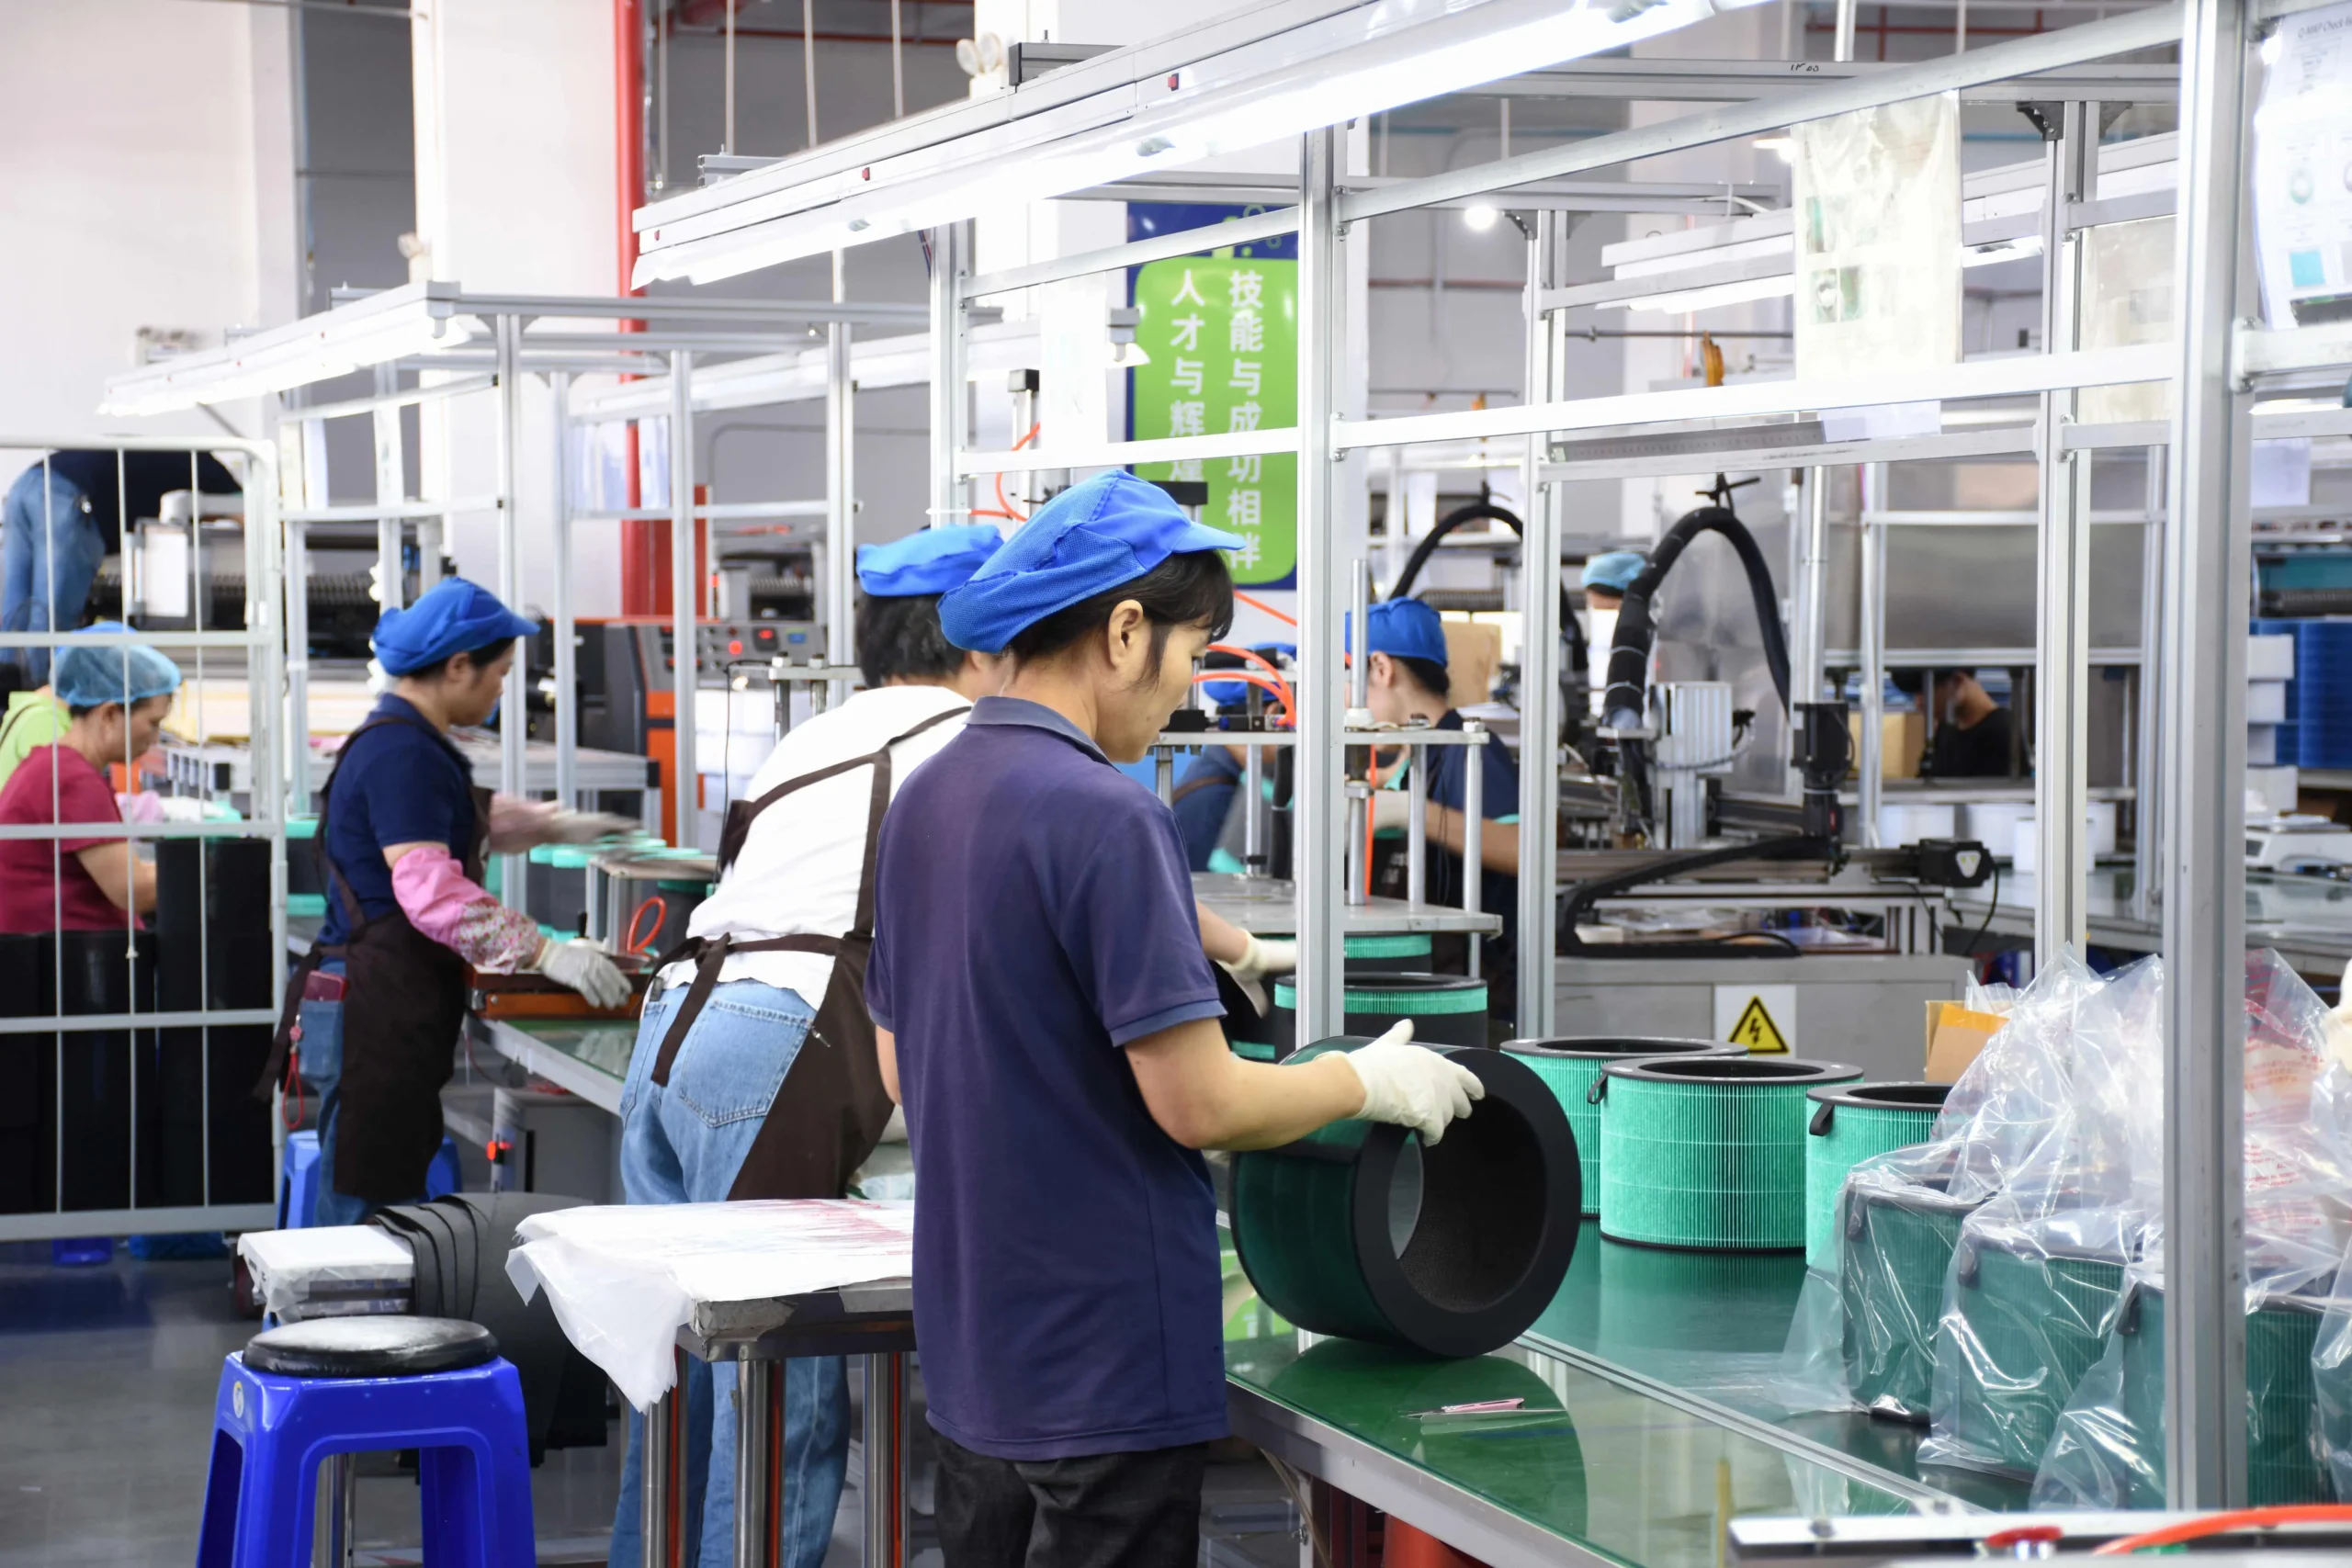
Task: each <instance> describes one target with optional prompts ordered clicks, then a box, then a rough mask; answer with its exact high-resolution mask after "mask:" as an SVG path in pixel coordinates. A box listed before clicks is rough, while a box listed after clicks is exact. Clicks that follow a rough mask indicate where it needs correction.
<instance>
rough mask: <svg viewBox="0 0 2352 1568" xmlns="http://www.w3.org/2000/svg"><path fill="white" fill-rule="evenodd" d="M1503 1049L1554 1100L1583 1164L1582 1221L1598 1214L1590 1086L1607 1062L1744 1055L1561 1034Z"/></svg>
mask: <svg viewBox="0 0 2352 1568" xmlns="http://www.w3.org/2000/svg"><path fill="white" fill-rule="evenodd" d="M1503 1049H1504V1050H1506V1051H1508V1052H1510V1054H1511V1055H1514V1056H1517V1057H1518V1058H1519V1059H1520V1060H1521V1061H1522V1062H1525V1063H1526V1064H1527V1065H1528V1066H1530V1067H1531V1068H1532V1069H1534V1073H1535V1076H1536V1077H1539V1078H1542V1079H1543V1080H1544V1082H1545V1083H1547V1084H1550V1085H1551V1086H1552V1092H1553V1093H1554V1094H1556V1095H1558V1096H1559V1097H1560V1109H1561V1110H1563V1111H1566V1112H1567V1113H1568V1125H1569V1127H1571V1128H1572V1129H1574V1130H1575V1132H1576V1135H1577V1156H1578V1157H1579V1158H1581V1159H1582V1160H1583V1162H1584V1212H1585V1216H1586V1218H1588V1219H1589V1218H1591V1217H1592V1216H1593V1215H1595V1214H1598V1213H1600V1106H1598V1105H1596V1104H1595V1103H1594V1102H1593V1099H1592V1086H1593V1085H1595V1084H1597V1083H1599V1082H1600V1069H1601V1068H1602V1067H1604V1066H1607V1065H1608V1064H1609V1063H1611V1062H1623V1061H1630V1060H1633V1059H1634V1058H1637V1057H1642V1056H1744V1055H1747V1047H1746V1046H1744V1045H1734V1044H1730V1043H1727V1042H1724V1041H1721V1040H1642V1039H1635V1038H1632V1037H1629V1036H1615V1035H1592V1036H1576V1035H1562V1036H1558V1037H1555V1038H1554V1039H1550V1040H1506V1041H1504V1042H1503Z"/></svg>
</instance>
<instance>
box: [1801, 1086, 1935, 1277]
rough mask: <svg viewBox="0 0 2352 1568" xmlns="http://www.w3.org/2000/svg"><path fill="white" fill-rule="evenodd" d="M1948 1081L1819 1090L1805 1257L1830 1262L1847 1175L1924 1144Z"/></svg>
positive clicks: (1807, 1185)
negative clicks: (1868, 1161) (1879, 1158)
mask: <svg viewBox="0 0 2352 1568" xmlns="http://www.w3.org/2000/svg"><path fill="white" fill-rule="evenodd" d="M1949 1093H1951V1085H1950V1084H1939V1083H1873V1084H1853V1085H1845V1086H1839V1087H1836V1088H1826V1089H1814V1090H1813V1091H1812V1092H1811V1093H1810V1094H1808V1095H1807V1096H1806V1098H1807V1099H1809V1100H1812V1101H1813V1103H1814V1105H1815V1107H1816V1109H1815V1111H1814V1112H1813V1120H1812V1121H1811V1122H1809V1123H1808V1124H1807V1125H1806V1129H1805V1130H1806V1132H1807V1133H1808V1134H1811V1135H1810V1136H1809V1137H1807V1138H1806V1139H1805V1145H1804V1255H1805V1258H1806V1261H1808V1262H1810V1263H1812V1264H1814V1265H1815V1267H1818V1268H1826V1267H1828V1266H1829V1261H1830V1260H1829V1244H1830V1242H1831V1241H1832V1240H1833V1239H1835V1237H1836V1235H1837V1226H1838V1192H1839V1191H1840V1190H1842V1189H1843V1188H1844V1187H1845V1185H1846V1176H1847V1173H1848V1172H1849V1171H1851V1170H1852V1169H1853V1168H1854V1167H1856V1166H1857V1165H1860V1163H1861V1162H1862V1161H1864V1160H1866V1159H1869V1158H1870V1157H1871V1156H1873V1155H1883V1154H1890V1153H1892V1152H1894V1150H1896V1149H1902V1148H1908V1147H1910V1146H1911V1145H1914V1144H1920V1143H1925V1142H1926V1141H1927V1140H1928V1135H1929V1134H1932V1133H1933V1132H1934V1131H1935V1130H1936V1113H1937V1112H1938V1111H1941V1110H1942V1109H1943V1105H1944V1096H1945V1095H1947V1094H1949Z"/></svg>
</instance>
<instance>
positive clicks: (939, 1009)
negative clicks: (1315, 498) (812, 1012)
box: [865, 471, 1480, 1568]
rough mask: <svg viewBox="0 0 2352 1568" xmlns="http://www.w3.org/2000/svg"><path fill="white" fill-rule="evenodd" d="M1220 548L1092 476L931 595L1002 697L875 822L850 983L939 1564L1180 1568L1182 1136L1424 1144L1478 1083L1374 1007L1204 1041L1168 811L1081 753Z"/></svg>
mask: <svg viewBox="0 0 2352 1568" xmlns="http://www.w3.org/2000/svg"><path fill="white" fill-rule="evenodd" d="M1240 544H1241V541H1240V540H1239V539H1238V538H1237V537H1235V536H1233V535H1230V534H1226V533H1220V532H1218V531H1216V530H1215V529H1211V528H1207V527H1204V526H1202V525H1199V524H1196V523H1193V521H1192V520H1191V519H1190V518H1188V517H1187V516H1186V515H1185V514H1184V513H1182V511H1180V510H1179V509H1178V508H1177V506H1176V504H1175V503H1174V502H1171V501H1170V500H1169V499H1168V495H1167V493H1166V492H1165V491H1161V490H1160V489H1159V487H1157V486H1155V485H1151V484H1148V483H1146V482H1145V481H1143V480H1141V479H1136V478H1135V477H1133V476H1132V475H1129V474H1126V473H1124V472H1115V471H1114V472H1112V473H1108V474H1103V475H1100V476H1097V477H1096V478H1093V479H1088V480H1086V481H1085V482H1084V483H1081V484H1079V485H1076V486H1074V487H1072V488H1071V489H1069V490H1067V491H1063V492H1062V493H1061V494H1060V495H1058V496H1056V497H1055V498H1054V499H1053V500H1051V501H1049V502H1046V504H1045V505H1044V506H1042V507H1040V508H1039V509H1038V510H1037V512H1036V513H1035V516H1033V517H1032V518H1030V520H1029V521H1028V522H1027V523H1026V524H1025V525H1023V526H1022V528H1021V529H1020V531H1019V532H1018V533H1016V534H1014V535H1013V536H1012V539H1011V540H1010V541H1009V542H1008V543H1007V544H1006V545H1005V547H1004V548H1003V549H1001V551H999V552H998V553H997V555H996V556H995V557H994V558H992V559H990V560H989V563H988V565H987V566H986V567H985V568H983V569H982V570H981V571H980V572H979V574H978V576H976V577H974V578H973V579H972V581H969V582H967V583H966V584H965V585H964V586H963V587H961V588H958V589H956V591H954V592H951V593H949V594H947V595H946V596H945V597H944V598H943V599H942V600H941V601H940V607H939V613H940V621H941V624H942V625H943V626H944V628H945V630H946V633H947V637H948V639H949V640H950V641H951V642H953V643H955V644H956V646H957V647H959V648H966V649H973V650H975V651H978V652H982V653H989V654H994V655H997V656H999V657H1001V659H1002V660H1004V662H1005V664H1006V666H1007V667H1008V668H1007V670H1006V672H1005V683H1004V685H1003V687H1002V694H1001V695H994V696H985V697H982V698H980V699H978V701H977V702H975V703H974V704H973V706H972V713H971V716H970V717H969V719H968V720H967V723H966V724H965V727H964V729H963V732H962V733H961V734H959V735H958V736H956V739H954V740H952V741H950V742H949V743H948V744H947V746H946V747H945V748H944V750H941V752H940V753H939V756H938V758H937V759H936V760H935V761H934V762H933V764H932V765H931V766H928V767H926V768H924V769H923V770H922V771H921V772H920V773H917V774H916V775H915V776H914V777H913V778H912V779H910V780H909V781H908V783H907V784H906V787H905V788H904V789H903V790H902V791H900V792H899V797H898V799H897V800H896V802H895V803H894V804H893V806H892V807H891V810H890V815H889V818H888V820H887V821H885V822H884V824H883V827H882V843H881V853H880V860H879V862H878V863H877V866H876V873H877V883H876V923H875V943H874V953H873V956H872V958H871V960H870V961H869V964H868V966H867V971H866V987H865V988H866V998H867V1001H868V1002H869V1004H870V1005H871V1010H872V1012H873V1016H874V1021H875V1023H876V1045H877V1048H878V1059H879V1062H880V1065H881V1067H882V1071H883V1075H884V1077H885V1080H886V1081H887V1082H888V1084H889V1085H890V1086H891V1088H892V1089H893V1091H894V1092H896V1093H898V1094H899V1098H900V1099H901V1100H902V1102H903V1104H904V1105H905V1107H906V1113H907V1127H908V1131H909V1134H910V1137H911V1141H912V1144H913V1153H914V1162H915V1174H916V1178H917V1180H918V1183H919V1185H920V1190H921V1194H922V1195H921V1199H920V1201H918V1202H917V1204H916V1207H915V1216H916V1217H915V1237H914V1253H915V1261H914V1317H915V1334H916V1337H917V1339H918V1340H919V1341H920V1342H921V1344H922V1354H923V1380H924V1387H925V1390H926V1395H927V1398H928V1400H929V1409H930V1421H931V1426H932V1429H933V1432H934V1434H936V1445H935V1446H936V1448H937V1450H938V1453H939V1475H938V1482H937V1489H936V1492H935V1494H934V1495H935V1498H936V1506H935V1507H936V1517H937V1520H938V1524H939V1530H940V1535H941V1539H942V1543H943V1545H944V1549H945V1560H946V1562H947V1565H948V1568H975V1565H989V1568H994V1565H997V1564H1006V1565H1011V1564H1024V1563H1025V1564H1027V1565H1028V1568H1056V1565H1057V1564H1077V1563H1109V1562H1117V1563H1120V1564H1123V1565H1125V1568H1159V1565H1162V1564H1165V1565H1167V1568H1180V1565H1181V1568H1191V1564H1192V1563H1193V1562H1194V1560H1195V1558H1196V1556H1197V1554H1198V1551H1199V1541H1198V1537H1199V1511H1200V1488H1201V1478H1202V1468H1203V1461H1204V1458H1205V1455H1206V1447H1205V1445H1207V1444H1208V1443H1209V1442H1211V1441H1212V1440H1213V1439H1215V1438H1221V1437H1223V1436H1225V1435H1226V1432H1227V1426H1226V1413H1225V1412H1226V1403H1225V1361H1224V1357H1223V1354H1222V1343H1221V1332H1222V1328H1221V1325H1222V1316H1223V1314H1222V1307H1221V1302H1220V1292H1221V1285H1220V1281H1219V1276H1218V1267H1217V1234H1216V1198H1215V1194H1214V1193H1213V1191H1212V1190H1211V1188H1210V1184H1209V1176H1208V1170H1207V1168H1206V1166H1205V1165H1204V1163H1203V1162H1202V1160H1201V1157H1200V1155H1199V1154H1198V1153H1197V1152H1196V1151H1198V1150H1200V1149H1203V1148H1210V1147H1217V1148H1260V1147H1266V1146H1270V1145H1278V1144H1283V1143H1288V1142H1290V1141H1292V1140H1293V1139H1295V1138H1298V1137H1300V1136H1302V1135H1304V1134H1306V1133H1309V1132H1311V1131H1313V1130H1314V1129H1315V1128H1317V1127H1319V1126H1321V1125H1323V1124H1324V1123H1325V1122H1331V1121H1334V1120H1337V1119H1339V1118H1342V1117H1350V1116H1362V1117H1366V1118H1369V1119H1372V1120H1375V1121H1383V1122H1400V1123H1403V1124H1406V1125H1408V1126H1412V1127H1414V1128H1416V1129H1418V1130H1419V1132H1420V1134H1421V1135H1422V1136H1423V1137H1424V1138H1427V1139H1432V1140H1433V1139H1436V1138H1438V1137H1440V1136H1442V1134H1443V1133H1444V1130H1445V1126H1446V1123H1447V1122H1449V1121H1450V1120H1452V1119H1453V1117H1455V1116H1460V1115H1464V1114H1467V1113H1469V1111H1470V1102H1471V1100H1474V1099H1476V1098H1477V1096H1478V1094H1479V1092H1480V1091H1479V1088H1478V1084H1477V1080H1476V1078H1475V1077H1472V1076H1471V1075H1470V1074H1469V1073H1468V1072H1467V1071H1465V1070H1464V1069H1462V1068H1460V1067H1459V1066H1456V1065H1455V1064H1453V1063H1452V1062H1450V1061H1448V1060H1447V1059H1446V1058H1444V1057H1443V1056H1442V1055H1438V1054H1437V1053H1435V1052H1432V1051H1428V1050H1425V1049H1423V1048H1421V1047H1419V1046H1417V1045H1413V1044H1409V1043H1405V1042H1406V1041H1407V1040H1408V1038H1409V1031H1408V1029H1405V1028H1402V1027H1400V1028H1399V1029H1398V1030H1397V1031H1393V1032H1391V1035H1390V1036H1388V1037H1385V1038H1384V1039H1383V1040H1382V1041H1380V1042H1378V1043H1374V1044H1371V1045H1367V1046H1365V1047H1363V1048H1362V1049H1361V1050H1358V1051H1356V1052H1354V1053H1352V1054H1351V1055H1327V1056H1323V1057H1318V1058H1317V1059H1315V1060H1313V1061H1311V1062H1306V1063H1302V1064H1299V1065H1297V1066H1272V1065H1270V1064H1259V1063H1252V1062H1249V1061H1245V1060H1243V1059H1242V1058H1241V1057H1239V1056H1237V1055H1234V1054H1233V1053H1232V1052H1231V1051H1230V1050H1229V1049H1228V1048H1227V1043H1226V1039H1225V1034H1224V1032H1223V1031H1222V1030H1221V1029H1219V1028H1218V1025H1217V1020H1218V1016H1219V1013H1220V1009H1219V1007H1218V1004H1217V987H1216V982H1215V980H1214V977H1213V976H1212V975H1211V973H1210V970H1209V966H1208V964H1207V963H1206V962H1205V961H1204V959H1203V957H1202V956H1201V953H1200V948H1199V946H1198V944H1197V941H1196V936H1195V915H1194V908H1193V897H1192V882H1191V877H1190V874H1188V873H1187V872H1186V870H1185V865H1184V850H1183V844H1182V840H1179V839H1178V837H1177V835H1176V825H1175V821H1174V819H1173V818H1172V817H1171V816H1170V813H1169V810H1168V808H1167V807H1165V806H1163V805H1162V804H1161V803H1160V802H1159V798H1158V797H1157V796H1155V795H1152V794H1151V793H1150V792H1149V791H1148V790H1142V789H1137V788H1136V785H1135V783H1134V781H1133V780H1131V779H1128V778H1126V777H1125V776H1123V775H1122V774H1121V773H1119V772H1118V771H1117V769H1116V768H1114V766H1113V765H1112V764H1113V763H1114V761H1137V760H1139V759H1141V758H1142V757H1143V755H1144V754H1145V752H1146V751H1147V750H1148V748H1149V747H1150V745H1151V742H1152V740H1153V739H1154V738H1155V737H1156V736H1157V735H1158V734H1159V729H1160V727H1161V726H1162V725H1163V724H1165V723H1166V722H1167V720H1168V716H1169V714H1170V712H1172V711H1173V710H1174V709H1175V708H1176V707H1177V705H1179V704H1180V703H1181V702H1182V700H1183V697H1184V694H1185V691H1186V683H1187V682H1188V680H1189V678H1190V676H1191V674H1192V671H1193V661H1194V660H1196V659H1197V658H1198V657H1199V656H1200V653H1201V650H1202V649H1203V647H1204V645H1205V644H1206V643H1208V642H1210V641H1211V640H1213V637H1214V635H1215V634H1216V633H1219V632H1222V631H1223V630H1224V629H1225V627H1226V626H1227V624H1228V623H1229V621H1230V618H1231V616H1232V614H1233V585H1232V580H1231V579H1230V578H1229V577H1228V576H1227V571H1226V566H1225V560H1224V558H1223V556H1222V555H1221V554H1220V553H1219V552H1221V551H1224V550H1228V549H1234V548H1237V547H1239V545H1240Z"/></svg>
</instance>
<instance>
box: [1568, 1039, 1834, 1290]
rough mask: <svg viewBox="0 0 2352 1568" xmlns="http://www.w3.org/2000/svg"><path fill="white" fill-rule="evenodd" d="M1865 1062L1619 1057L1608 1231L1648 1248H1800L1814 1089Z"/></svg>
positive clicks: (1603, 1218) (1607, 1144)
mask: <svg viewBox="0 0 2352 1568" xmlns="http://www.w3.org/2000/svg"><path fill="white" fill-rule="evenodd" d="M1861 1076H1862V1070H1861V1069H1860V1067H1849V1066H1845V1065H1844V1064H1843V1063H1838V1062H1812V1061H1803V1060H1799V1059H1797V1058H1794V1057H1788V1056H1770V1057H1767V1056H1684V1057H1674V1056H1668V1057H1656V1056H1653V1057H1646V1058H1643V1059H1639V1060H1635V1061H1630V1062H1609V1063H1605V1064H1603V1066H1602V1067H1601V1078H1600V1082H1599V1083H1597V1084H1595V1085H1594V1086H1593V1088H1592V1094H1593V1097H1594V1098H1595V1099H1596V1100H1599V1101H1600V1234H1601V1235H1605V1236H1607V1237H1609V1238H1610V1239H1611V1241H1625V1242H1633V1243H1635V1244H1637V1245H1639V1246H1643V1247H1688V1248H1695V1249H1697V1250H1700V1251H1713V1252H1801V1251H1803V1250H1804V1230H1805V1210H1804V1143H1805V1122H1806V1121H1807V1119H1808V1115H1809V1111H1810V1103H1809V1102H1808V1101H1807V1100H1806V1099H1805V1096H1806V1094H1807V1092H1808V1091H1810V1090H1812V1089H1818V1088H1820V1087H1822V1086H1823V1085H1825V1084H1841V1083H1851V1082H1854V1081H1856V1080H1858V1079H1859V1078H1860V1077H1861Z"/></svg>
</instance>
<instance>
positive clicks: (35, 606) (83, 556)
mask: <svg viewBox="0 0 2352 1568" xmlns="http://www.w3.org/2000/svg"><path fill="white" fill-rule="evenodd" d="M84 508H85V498H84V496H83V494H82V487H81V486H79V485H77V484H74V482H73V481H71V480H69V479H65V478H64V477H63V476H62V475H59V474H55V473H51V472H50V471H49V469H48V468H47V467H46V466H45V465H43V464H40V463H35V464H34V465H33V466H32V467H31V468H27V469H26V470H25V471H24V472H23V473H21V474H18V475H17V481H16V483H14V484H12V485H10V486H9V487H8V499H7V501H6V502H5V503H0V631H10V632H43V631H61V630H62V631H71V630H73V629H74V627H75V626H79V625H81V624H82V609H83V606H84V605H85V604H88V603H89V599H90V583H91V581H93V580H94V579H96V576H97V575H98V563H99V562H100V561H102V560H104V559H106V555H107V541H106V537H105V536H104V535H103V534H101V533H100V532H99V530H98V525H97V523H96V520H95V519H93V518H92V517H91V516H90V514H89V513H88V512H86V511H85V510H84ZM49 655H50V650H49V649H45V648H20V649H17V650H16V651H15V653H14V654H13V656H12V657H13V658H14V659H15V660H16V661H17V663H18V664H19V665H21V666H23V668H24V670H25V672H26V674H27V676H28V677H29V678H30V679H31V680H32V681H34V682H45V681H47V680H48V679H49Z"/></svg>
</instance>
